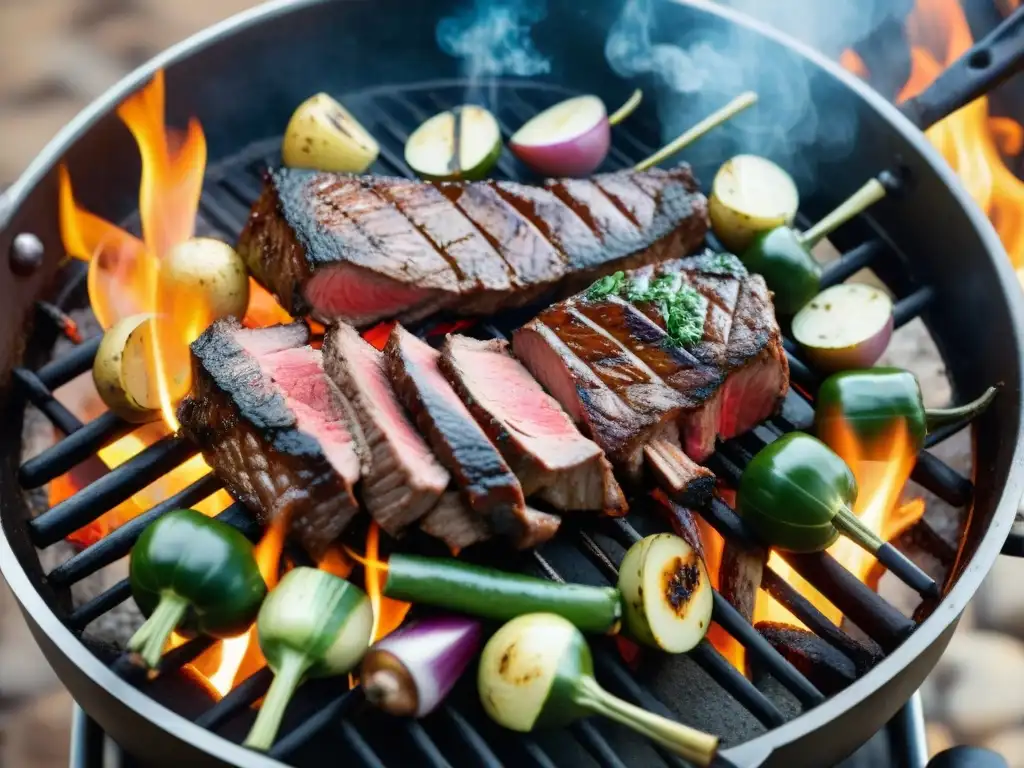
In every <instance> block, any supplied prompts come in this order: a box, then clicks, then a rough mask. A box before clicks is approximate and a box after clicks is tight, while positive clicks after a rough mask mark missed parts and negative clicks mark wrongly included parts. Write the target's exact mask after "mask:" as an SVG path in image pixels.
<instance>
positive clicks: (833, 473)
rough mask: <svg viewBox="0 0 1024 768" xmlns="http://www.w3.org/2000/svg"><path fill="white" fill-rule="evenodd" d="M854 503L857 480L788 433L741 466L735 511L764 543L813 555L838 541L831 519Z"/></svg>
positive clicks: (828, 455)
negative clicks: (742, 469)
mask: <svg viewBox="0 0 1024 768" xmlns="http://www.w3.org/2000/svg"><path fill="white" fill-rule="evenodd" d="M856 500H857V480H856V478H855V477H854V476H853V472H852V471H850V468H849V467H848V466H846V463H845V462H844V461H843V460H842V459H841V458H839V456H837V455H836V454H835V453H833V452H832V451H831V450H829V448H828V446H826V445H825V444H824V443H822V442H821V441H819V440H817V439H815V438H813V437H811V436H810V435H806V434H804V433H802V432H790V433H789V434H787V435H784V436H783V437H780V438H779V439H778V440H776V441H775V442H773V443H770V444H769V445H767V446H765V447H764V448H763V449H762V450H761V451H759V452H758V454H757V455H756V456H755V457H754V458H753V459H752V460H751V462H750V464H748V465H747V468H746V470H745V471H744V472H743V476H742V477H741V478H740V487H739V492H738V495H737V497H736V511H737V512H739V513H740V515H741V516H742V517H743V519H744V520H745V521H746V522H747V524H748V525H749V526H750V527H751V528H752V529H753V530H754V532H755V533H756V534H757V536H758V537H759V538H761V539H762V540H763V541H765V542H766V543H768V544H771V545H772V546H775V547H778V548H779V549H784V550H788V551H791V552H817V551H819V550H822V549H826V548H827V547H830V546H831V545H832V544H833V543H834V542H835V540H836V539H837V538H839V533H840V531H839V529H838V528H837V527H836V525H835V523H834V521H835V519H836V516H837V515H838V514H839V513H840V511H841V510H844V509H845V510H847V511H848V510H849V505H850V504H852V503H853V502H854V501H856ZM851 514H852V513H851Z"/></svg>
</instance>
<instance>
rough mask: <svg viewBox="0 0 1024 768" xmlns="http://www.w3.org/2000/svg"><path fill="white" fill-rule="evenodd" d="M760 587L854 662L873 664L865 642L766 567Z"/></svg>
mask: <svg viewBox="0 0 1024 768" xmlns="http://www.w3.org/2000/svg"><path fill="white" fill-rule="evenodd" d="M761 587H762V588H763V589H764V591H765V592H767V593H768V594H769V595H771V596H772V597H773V598H775V600H776V601H777V602H778V603H779V605H781V606H782V607H783V608H785V609H786V610H788V611H789V612H790V613H792V614H793V615H794V616H796V617H797V618H798V619H799V620H800V621H801V622H803V624H804V626H806V627H807V628H808V629H809V630H811V631H812V632H814V634H816V635H817V636H818V637H820V638H821V639H823V640H825V641H826V642H828V643H829V644H830V645H831V646H832V647H833V648H835V649H836V650H838V651H840V652H841V653H844V654H846V655H847V656H848V657H850V659H851V660H852V661H854V662H858V663H872V662H874V661H875V660H877V658H876V655H875V654H873V653H872V652H871V649H869V648H868V647H867V646H865V645H864V644H862V643H860V642H858V641H856V640H854V639H853V638H852V637H850V636H849V635H848V634H846V633H845V632H843V630H842V629H840V628H839V627H837V626H836V625H835V624H834V623H832V622H831V621H829V619H828V618H827V617H826V616H825V614H823V613H822V612H821V611H819V610H818V608H817V607H816V606H815V605H814V604H813V603H812V602H811V601H810V600H808V599H807V598H806V597H804V596H803V595H802V594H800V593H799V592H798V591H797V590H795V589H793V585H792V584H790V583H789V582H788V581H786V580H785V579H783V578H782V577H781V576H779V574H778V573H776V572H775V571H774V570H772V569H771V568H768V567H767V566H766V567H765V568H764V570H763V572H762V574H761Z"/></svg>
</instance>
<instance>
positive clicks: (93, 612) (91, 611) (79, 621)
mask: <svg viewBox="0 0 1024 768" xmlns="http://www.w3.org/2000/svg"><path fill="white" fill-rule="evenodd" d="M131 596H132V585H131V584H130V583H129V582H128V579H122V580H121V581H119V582H117V584H115V585H114V586H112V587H111V588H110V589H108V590H107V591H106V592H101V593H100V594H98V595H96V597H94V598H92V599H91V600H89V601H88V602H85V603H82V604H81V605H80V606H78V607H77V608H75V610H73V611H72V612H71V613H70V614H69V615H68V627H69V628H70V629H71V630H81V629H84V628H85V627H87V626H89V625H90V624H92V623H93V622H94V621H96V619H98V618H99V617H100V616H102V615H103V614H104V613H106V612H107V611H109V610H112V609H114V608H116V607H117V606H119V605H120V604H121V603H123V602H124V601H125V600H127V599H128V598H129V597H131Z"/></svg>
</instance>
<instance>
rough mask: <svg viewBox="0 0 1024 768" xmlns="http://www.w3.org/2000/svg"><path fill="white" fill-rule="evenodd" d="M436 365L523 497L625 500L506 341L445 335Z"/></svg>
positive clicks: (614, 510)
mask: <svg viewBox="0 0 1024 768" xmlns="http://www.w3.org/2000/svg"><path fill="white" fill-rule="evenodd" d="M439 365H440V368H441V371H442V372H443V373H444V375H445V376H446V377H447V379H448V381H449V382H451V384H452V386H453V387H454V389H455V391H456V392H457V393H458V395H459V397H461V398H462V401H463V402H464V403H465V404H466V405H467V406H468V408H469V410H470V411H471V412H472V414H473V416H474V417H475V418H476V420H477V422H478V423H479V424H480V426H482V427H483V429H484V431H485V432H486V433H487V434H488V436H489V437H490V438H491V440H492V441H493V442H494V443H495V444H496V445H497V446H498V447H499V449H500V451H501V453H502V455H503V456H504V457H505V459H506V460H507V461H508V463H509V465H510V466H511V467H512V469H513V470H514V471H515V473H516V476H517V477H518V478H519V481H520V483H521V484H522V487H523V492H524V493H525V494H526V495H527V496H532V495H534V494H536V495H537V496H539V497H540V498H542V499H544V500H546V501H547V502H549V503H550V504H552V506H554V507H556V508H557V509H562V510H595V509H599V510H604V511H606V512H608V513H610V514H623V513H625V511H626V508H627V507H626V501H625V498H624V496H623V494H622V490H621V489H620V488H619V485H618V483H617V482H616V480H615V477H614V476H613V474H612V471H611V465H610V464H609V463H608V461H607V459H605V457H604V454H603V453H602V452H601V449H600V448H598V447H597V445H595V444H594V443H593V442H591V441H590V440H588V439H586V438H585V437H583V435H581V434H580V433H579V431H578V430H577V429H576V427H575V425H574V424H573V423H572V420H571V419H570V418H569V417H568V416H567V415H566V413H565V412H564V411H563V410H562V409H561V407H559V405H558V403H557V402H556V401H555V400H554V399H553V398H552V397H551V396H550V395H548V394H547V393H546V392H544V390H543V389H542V388H541V386H540V385H539V384H538V383H537V381H536V380H534V378H533V377H531V376H530V374H529V373H528V372H527V370H526V369H525V368H523V366H522V365H520V363H519V362H518V361H517V360H516V359H515V358H513V357H512V356H511V355H510V354H509V352H508V345H507V344H506V343H505V342H501V341H478V340H476V339H470V338H466V337H464V336H449V337H448V339H447V340H446V342H445V345H444V347H443V349H442V352H441V358H440V360H439Z"/></svg>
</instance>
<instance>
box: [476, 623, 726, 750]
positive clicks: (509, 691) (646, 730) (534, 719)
mask: <svg viewBox="0 0 1024 768" xmlns="http://www.w3.org/2000/svg"><path fill="white" fill-rule="evenodd" d="M477 690H478V691H479V693H480V701H481V702H482V703H483V707H484V709H485V710H486V712H487V714H488V715H490V716H491V719H492V720H494V721H495V722H496V723H498V724H500V725H503V726H505V727H506V728H509V729H511V730H513V731H520V732H523V733H527V732H529V731H532V730H533V729H534V728H543V727H558V726H564V725H567V724H569V723H571V722H573V721H575V720H578V719H580V718H582V717H587V716H589V715H603V716H604V717H607V718H609V719H611V720H615V721H616V722H618V723H621V724H622V725H624V726H626V727H627V728H631V729H633V730H634V731H636V732H637V733H639V734H642V735H643V736H646V737H647V738H649V739H651V740H652V741H655V742H657V743H658V744H661V745H662V746H663V747H665V748H666V749H669V750H671V751H672V752H673V753H675V754H677V755H679V756H680V757H682V758H684V759H686V760H689V761H690V762H692V763H695V764H697V765H701V766H706V765H710V764H711V761H712V760H713V759H714V757H715V752H716V750H717V749H718V739H717V738H716V737H714V736H712V735H710V734H707V733H703V732H701V731H698V730H696V729H694V728H690V727H688V726H685V725H682V724H681V723H677V722H674V721H672V720H669V719H667V718H664V717H659V716H658V715H655V714H653V713H651V712H648V711H647V710H644V709H641V708H640V707H637V706H634V705H632V704H629V703H628V702H625V701H623V700H622V699H619V698H616V697H615V696H612V695H611V694H610V693H608V691H606V690H604V688H602V687H601V686H600V685H599V684H598V682H597V680H595V679H594V661H593V657H592V656H591V654H590V648H589V647H588V646H587V641H586V640H585V639H584V637H583V635H582V634H580V631H579V630H578V629H577V628H576V627H574V626H573V625H572V624H571V623H570V622H568V621H566V620H565V619H563V618H561V617H560V616H555V615H554V614H550V613H534V614H529V615H526V616H520V617H519V618H517V619H513V620H512V621H510V622H509V623H508V624H506V625H505V626H503V627H502V628H501V629H499V630H498V631H497V632H496V633H495V634H494V636H493V637H492V638H491V639H490V641H489V642H488V643H487V645H486V646H485V647H484V652H483V654H482V656H481V657H480V671H479V674H478V675H477Z"/></svg>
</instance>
